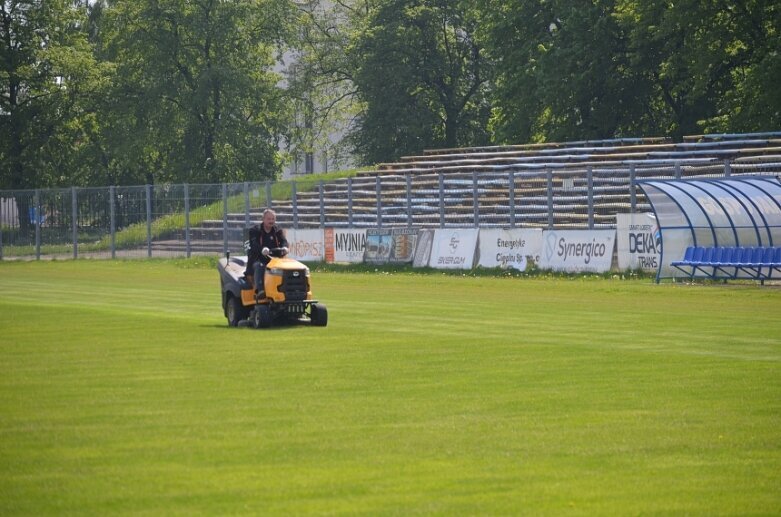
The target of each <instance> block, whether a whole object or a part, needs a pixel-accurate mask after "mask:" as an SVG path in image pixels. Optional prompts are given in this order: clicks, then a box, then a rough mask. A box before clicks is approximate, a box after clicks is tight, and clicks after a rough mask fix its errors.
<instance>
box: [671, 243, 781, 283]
mask: <svg viewBox="0 0 781 517" xmlns="http://www.w3.org/2000/svg"><path fill="white" fill-rule="evenodd" d="M670 265H671V266H673V267H675V268H677V269H678V270H680V271H682V272H684V273H686V274H687V275H689V278H690V279H692V278H694V277H695V276H705V277H706V278H710V279H713V280H734V279H737V278H749V279H753V280H759V281H760V282H764V281H765V280H772V279H774V278H781V247H768V246H758V247H750V248H746V247H741V246H735V247H724V246H711V247H704V246H689V247H688V248H686V251H685V252H684V255H683V258H682V259H681V260H676V261H673V262H671V263H670ZM698 273H701V275H699V274H698ZM741 273H742V274H741ZM774 275H775V276H774Z"/></svg>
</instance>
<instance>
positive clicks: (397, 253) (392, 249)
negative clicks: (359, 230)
mask: <svg viewBox="0 0 781 517" xmlns="http://www.w3.org/2000/svg"><path fill="white" fill-rule="evenodd" d="M417 237H418V230H416V229H414V228H388V229H384V228H369V229H367V230H366V254H365V255H364V256H363V261H364V262H366V263H367V264H389V263H391V264H403V263H409V262H412V259H413V255H414V253H415V242H416V241H417Z"/></svg>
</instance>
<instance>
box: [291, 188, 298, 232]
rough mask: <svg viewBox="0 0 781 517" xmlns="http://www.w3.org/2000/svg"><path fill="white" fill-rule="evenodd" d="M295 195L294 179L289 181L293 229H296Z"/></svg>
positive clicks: (296, 203) (296, 208) (296, 209)
mask: <svg viewBox="0 0 781 517" xmlns="http://www.w3.org/2000/svg"><path fill="white" fill-rule="evenodd" d="M297 197H298V196H297V190H296V180H292V181H291V182H290V201H291V208H292V209H293V229H295V230H298V199H296V198H297Z"/></svg>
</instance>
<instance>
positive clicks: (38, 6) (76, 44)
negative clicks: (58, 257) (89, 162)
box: [0, 0, 102, 220]
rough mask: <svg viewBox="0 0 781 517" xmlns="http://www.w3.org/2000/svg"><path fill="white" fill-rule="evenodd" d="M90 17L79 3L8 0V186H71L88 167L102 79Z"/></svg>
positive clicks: (3, 24) (4, 145) (4, 173)
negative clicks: (84, 158)
mask: <svg viewBox="0 0 781 517" xmlns="http://www.w3.org/2000/svg"><path fill="white" fill-rule="evenodd" d="M85 19H86V18H85V9H84V6H81V5H79V4H78V3H74V2H73V1H72V0H3V1H1V2H0V90H1V92H0V188H13V189H18V188H37V187H46V186H54V185H60V184H66V185H67V184H70V182H71V178H72V176H73V175H76V174H78V172H75V171H83V170H84V169H85V167H86V165H85V164H82V163H81V161H80V160H79V156H80V153H81V152H82V150H83V147H84V145H85V141H86V137H85V135H86V134H87V129H85V128H86V127H87V126H89V125H90V123H91V122H90V118H91V116H92V113H90V111H89V109H88V106H89V102H88V101H89V98H90V97H91V96H92V95H94V94H95V92H96V91H97V90H99V89H100V87H101V82H102V72H101V67H99V66H98V64H97V63H96V62H95V60H94V57H93V54H92V49H91V46H90V44H89V41H88V39H87V34H86V33H85V31H84V23H85ZM21 219H22V220H24V219H25V218H21Z"/></svg>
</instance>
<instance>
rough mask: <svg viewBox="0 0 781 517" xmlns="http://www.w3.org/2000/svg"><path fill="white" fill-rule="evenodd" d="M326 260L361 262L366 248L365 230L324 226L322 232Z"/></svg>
mask: <svg viewBox="0 0 781 517" xmlns="http://www.w3.org/2000/svg"><path fill="white" fill-rule="evenodd" d="M324 241H325V242H324V243H323V244H324V247H325V261H326V262H353V263H355V262H362V261H363V254H364V251H365V248H366V230H347V229H341V228H326V229H325V232H324Z"/></svg>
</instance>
